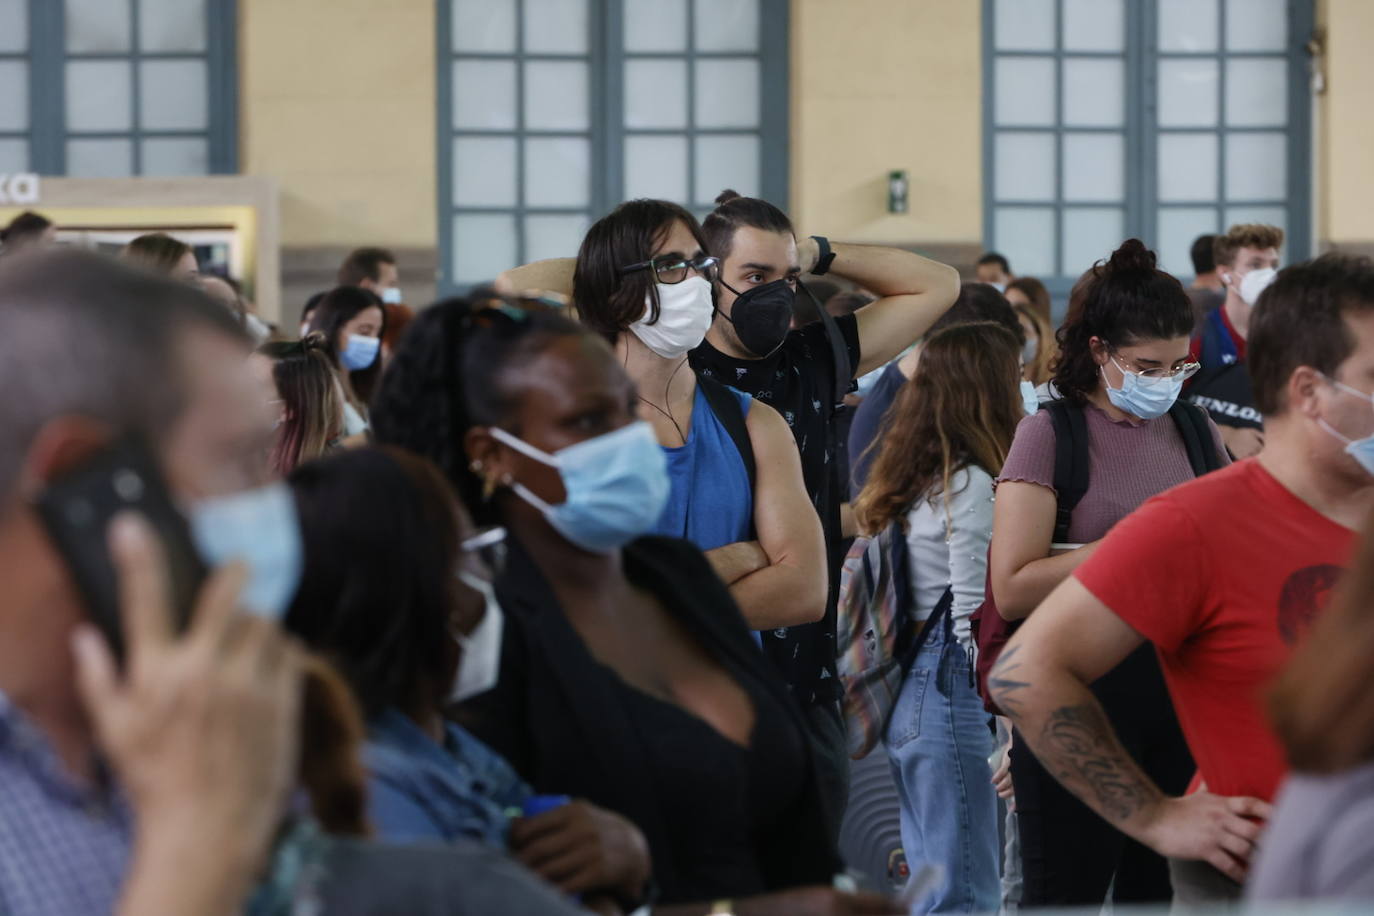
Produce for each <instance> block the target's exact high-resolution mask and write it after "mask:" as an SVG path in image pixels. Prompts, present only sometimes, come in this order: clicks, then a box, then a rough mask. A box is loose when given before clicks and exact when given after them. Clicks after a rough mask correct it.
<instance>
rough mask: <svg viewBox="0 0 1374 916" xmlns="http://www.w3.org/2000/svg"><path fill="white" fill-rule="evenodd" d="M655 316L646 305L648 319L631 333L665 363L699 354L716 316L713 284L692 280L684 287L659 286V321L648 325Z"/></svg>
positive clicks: (694, 277) (704, 280)
mask: <svg viewBox="0 0 1374 916" xmlns="http://www.w3.org/2000/svg"><path fill="white" fill-rule="evenodd" d="M652 313H653V308H652V306H651V304H650V303H649V302H648V301H646V302H645V303H644V317H642V318H640V319H639V320H638V321H636V322H635V323H634V324H632V325H630V331H631V332H633V333H634V335H635V336H636V337H638V338H639V339H640V340H642V341H643V342H644V346H646V347H648V348H649V349H650V350H653V351H654V352H655V353H657V354H658V355H659V356H661V357H663V358H664V359H677V358H678V357H680V356H684V355H685V354H686V353H687V352H688V351H690V350H695V349H696V348H697V347H699V346H700V345H701V342H702V341H703V340H705V339H706V332H707V331H709V330H710V329H711V319H712V317H713V315H714V312H713V308H712V305H711V284H710V283H709V282H708V281H707V279H706V278H705V277H700V276H695V275H693V276H690V277H688V278H687V279H686V280H683V281H682V282H681V283H660V284H658V321H655V322H654V323H653V324H648V323H647V322H648V320H649V318H650V316H651V315H652Z"/></svg>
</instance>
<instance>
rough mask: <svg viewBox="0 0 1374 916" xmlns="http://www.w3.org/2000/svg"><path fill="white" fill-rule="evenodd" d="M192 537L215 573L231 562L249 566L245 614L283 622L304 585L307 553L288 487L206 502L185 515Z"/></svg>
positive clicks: (241, 598) (271, 486) (282, 485)
mask: <svg viewBox="0 0 1374 916" xmlns="http://www.w3.org/2000/svg"><path fill="white" fill-rule="evenodd" d="M187 520H188V521H189V523H190V525H191V537H192V539H193V540H194V541H195V543H196V548H197V549H198V550H199V551H200V555H201V558H202V559H203V560H205V563H206V565H208V566H209V567H211V568H212V569H213V568H215V567H218V566H223V565H224V564H226V563H229V562H231V561H233V560H241V561H243V563H244V564H245V565H247V567H248V581H247V583H246V584H245V585H244V588H243V592H242V593H241V594H240V596H239V601H240V603H241V604H242V606H243V608H244V610H246V611H250V612H251V613H254V614H257V615H259V616H261V617H267V618H270V619H272V620H280V619H281V617H282V615H283V614H285V613H286V609H287V607H288V606H289V605H290V604H291V599H293V598H295V597H296V589H297V587H299V586H300V582H301V567H302V565H303V562H304V551H303V549H302V547H301V525H300V518H299V517H298V516H297V514H296V500H295V497H294V496H292V494H291V488H290V487H288V486H287V485H286V484H285V483H281V482H278V483H274V484H269V485H268V486H265V487H259V488H257V489H256V490H244V491H242V492H240V493H234V494H233V495H230V496H219V497H215V498H213V499H203V500H200V501H199V502H197V503H194V504H193V505H192V506H191V507H190V511H189V512H188V513H187Z"/></svg>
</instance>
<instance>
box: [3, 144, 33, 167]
mask: <svg viewBox="0 0 1374 916" xmlns="http://www.w3.org/2000/svg"><path fill="white" fill-rule="evenodd" d="M28 170H29V141H27V140H19V139H16V138H14V137H0V174H5V175H13V174H14V173H15V172H27V171H28Z"/></svg>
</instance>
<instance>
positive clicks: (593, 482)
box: [490, 420, 670, 553]
mask: <svg viewBox="0 0 1374 916" xmlns="http://www.w3.org/2000/svg"><path fill="white" fill-rule="evenodd" d="M490 431H491V436H492V438H493V439H495V440H496V441H498V442H501V443H504V444H505V445H508V446H510V447H511V448H513V449H515V450H516V451H517V452H520V453H521V454H523V455H528V456H529V457H531V458H533V459H534V460H535V461H539V462H542V463H543V464H547V465H548V466H549V467H552V468H556V469H557V470H558V474H559V476H560V477H562V478H563V489H564V491H565V492H566V493H567V499H566V500H564V501H563V502H561V503H559V504H558V505H556V506H553V505H549V504H548V503H546V502H544V500H542V499H540V498H539V497H538V496H536V495H535V494H533V493H531V492H530V490H529V489H528V488H527V487H526V486H525V485H524V484H522V483H520V482H519V481H516V482H515V483H513V484H511V489H512V490H514V491H515V494H516V495H517V496H519V497H520V498H521V499H523V500H524V501H525V502H527V503H529V504H530V505H531V506H534V507H535V508H536V509H538V510H539V511H540V512H542V513H544V517H545V518H546V519H548V520H549V524H550V525H552V526H553V527H554V530H556V531H557V532H558V533H559V534H561V535H563V537H565V538H567V539H568V540H569V541H571V542H572V543H574V544H576V545H577V546H578V547H581V548H582V549H583V550H587V551H590V552H591V553H607V552H609V551H611V550H614V549H616V548H617V547H623V546H624V545H626V544H628V543H629V542H630V541H632V540H634V539H635V538H637V537H639V536H640V535H642V534H644V532H646V531H648V530H649V529H650V528H652V527H653V526H654V524H655V523H657V522H658V520H659V517H660V516H661V515H662V514H663V507H664V505H665V504H666V503H667V502H668V491H669V487H670V483H669V480H668V461H667V459H666V458H665V457H664V455H663V449H662V448H660V447H659V444H658V439H657V438H655V437H654V428H653V427H652V426H650V425H649V424H648V423H646V422H644V421H643V420H638V421H636V422H634V423H631V424H629V425H628V426H622V427H621V428H620V429H617V430H615V431H613V432H609V433H605V434H604V435H600V436H597V437H596V438H594V439H588V440H586V441H585V442H579V443H577V444H576V445H570V446H568V447H567V448H564V449H559V450H558V451H557V452H556V453H554V454H552V455H550V454H549V453H548V452H544V451H541V450H539V449H537V448H535V447H534V446H533V445H530V444H529V443H528V442H525V441H524V440H522V439H517V438H516V437H515V436H512V435H511V434H510V433H508V432H506V431H505V430H504V429H498V428H496V427H494V426H493V427H491V430H490Z"/></svg>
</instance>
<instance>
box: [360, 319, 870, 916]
mask: <svg viewBox="0 0 1374 916" xmlns="http://www.w3.org/2000/svg"><path fill="white" fill-rule="evenodd" d="M634 405H635V393H634V389H633V386H632V384H631V382H630V380H629V378H628V377H627V376H626V374H625V372H624V370H623V369H622V367H621V366H620V365H619V363H618V362H617V361H616V360H615V358H614V356H613V354H612V352H611V350H610V348H609V347H608V346H607V345H606V344H605V342H604V341H603V340H601V339H599V338H598V337H597V336H596V335H595V334H592V333H589V332H588V331H585V330H583V329H581V328H579V327H578V326H577V325H575V324H573V323H572V322H570V321H567V320H566V319H564V318H562V317H560V316H558V315H554V314H550V313H548V312H546V311H540V310H528V309H525V308H516V307H513V306H511V305H507V304H499V305H494V306H493V307H487V308H480V307H475V306H474V305H473V304H471V303H469V302H466V301H464V300H452V301H449V302H445V303H440V304H439V305H436V306H435V307H433V308H431V309H429V310H427V311H425V312H424V313H422V314H421V315H420V317H419V318H417V319H416V321H415V323H414V325H413V326H412V327H411V328H410V329H409V330H408V332H407V335H406V336H405V338H404V339H403V340H402V342H401V344H400V347H399V348H398V350H397V353H396V357H395V361H394V362H393V364H392V366H391V368H390V369H389V371H388V373H387V375H386V377H385V379H384V381H383V384H382V387H381V390H380V391H379V392H378V396H377V399H376V401H375V404H374V414H373V417H374V421H373V422H374V431H375V434H376V436H377V438H378V439H379V440H381V441H382V442H384V443H389V444H394V445H400V446H402V447H406V448H409V449H411V450H412V451H415V452H418V453H420V454H423V455H425V456H427V457H429V458H431V459H433V460H434V461H436V462H437V463H438V464H439V465H440V467H441V468H442V469H443V470H444V472H445V473H446V474H447V475H448V477H449V478H450V480H451V481H452V482H453V483H454V485H455V486H456V487H457V489H458V492H459V494H460V496H461V497H462V498H463V501H464V502H465V503H466V504H467V506H468V507H469V509H470V511H471V512H472V513H473V515H474V516H475V520H476V522H477V524H479V525H493V524H496V525H503V526H505V527H506V528H507V530H508V532H509V537H508V544H509V547H508V555H507V559H506V563H505V566H504V570H503V571H502V572H501V573H500V574H499V576H498V578H497V582H496V593H497V596H498V598H499V600H500V602H501V605H502V607H503V608H504V609H505V618H506V626H505V630H504V637H503V641H504V645H503V651H502V663H501V673H500V679H499V683H498V686H497V687H496V688H495V689H493V690H492V691H490V692H488V693H486V694H483V695H481V696H479V697H477V698H475V699H473V700H471V701H469V702H468V703H467V704H464V706H463V707H462V709H461V710H460V714H461V716H462V718H463V721H464V723H465V724H466V725H467V726H468V727H469V729H470V730H471V731H473V732H474V733H475V734H477V735H478V736H479V737H480V738H482V739H483V740H484V741H486V742H487V743H488V744H490V745H491V746H492V747H493V748H494V749H496V750H497V751H498V752H499V753H501V754H502V755H503V756H504V757H505V758H506V759H507V760H509V761H510V762H511V763H512V764H513V765H514V766H515V768H516V770H517V771H518V772H519V773H520V774H521V775H522V776H523V777H524V778H525V779H526V780H527V781H528V782H530V784H531V785H532V786H533V787H534V789H535V791H536V792H558V793H560V794H571V795H574V796H580V797H584V798H587V799H589V800H591V801H592V802H594V803H596V804H598V805H602V806H604V807H606V808H609V809H610V810H612V811H616V812H618V813H620V814H622V815H624V816H625V817H628V818H629V819H630V820H632V821H633V822H634V823H635V824H637V825H638V826H639V828H640V829H641V830H642V831H643V832H644V834H645V836H646V838H647V839H648V842H649V847H650V850H651V853H652V857H653V860H654V877H655V880H656V882H657V884H658V887H659V890H660V894H661V896H660V899H661V901H662V902H663V903H665V904H673V903H685V902H690V901H701V900H717V901H728V900H729V899H731V898H738V897H746V896H750V895H759V894H764V893H767V892H772V891H781V890H784V889H788V888H797V887H800V886H804V885H821V884H826V885H828V884H830V882H831V880H832V877H833V875H834V874H835V873H836V872H837V871H838V870H839V869H840V867H841V863H840V861H839V858H838V855H837V853H836V851H835V847H834V845H833V843H832V841H831V840H830V839H829V837H828V833H827V830H826V823H827V817H828V814H829V812H828V811H826V809H825V804H824V801H823V800H822V797H821V794H820V792H819V788H818V782H817V777H816V769H815V762H814V760H813V758H812V753H811V749H810V745H809V743H808V741H807V739H806V730H805V729H806V726H805V724H804V722H803V719H802V717H801V713H800V710H799V708H798V706H797V704H796V702H795V701H794V700H793V698H792V697H791V696H790V695H789V693H788V691H787V688H786V686H785V685H784V684H783V682H782V681H781V680H780V679H779V678H778V677H777V676H776V674H774V673H772V672H771V671H769V670H768V669H767V667H766V666H761V665H759V664H758V663H757V653H758V649H757V647H756V646H755V644H754V643H753V641H752V640H751V638H750V635H749V631H748V629H747V627H746V625H745V622H744V619H743V617H742V616H741V615H740V612H739V609H738V608H737V607H736V605H735V603H734V601H733V600H732V599H731V597H730V593H729V591H728V590H727V588H726V587H725V585H724V583H722V582H721V580H720V579H719V578H718V577H717V576H716V575H715V574H714V572H713V571H712V569H711V566H710V564H709V563H708V562H707V561H706V559H705V558H704V556H703V555H702V553H701V551H700V550H698V549H697V548H696V547H694V546H692V545H691V544H689V543H687V542H685V541H681V540H677V539H670V538H660V537H640V536H639V535H640V534H641V533H642V532H643V531H646V530H648V529H649V528H650V527H652V525H653V523H654V522H655V521H657V519H658V514H659V512H660V511H661V509H662V505H663V500H664V499H666V488H667V483H666V474H665V471H664V467H663V457H662V452H661V450H660V449H659V447H658V445H657V442H656V441H655V440H654V438H653V433H652V430H651V429H650V428H648V426H647V424H644V423H643V421H636V420H635V419H634V417H635V406H634ZM825 893H826V894H829V895H832V896H833V897H834V900H835V901H836V904H835V905H834V907H833V908H827V909H825V910H824V911H825V912H837V913H838V912H849V911H851V910H850V909H849V908H848V907H849V906H850V904H849V903H843V902H842V901H841V900H840V898H841V897H843V895H835V894H834V892H832V891H826V892H825ZM841 906H843V907H845V908H844V909H842V908H841ZM756 911H758V912H763V911H764V910H756ZM865 911H867V910H865ZM779 912H781V910H779Z"/></svg>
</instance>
